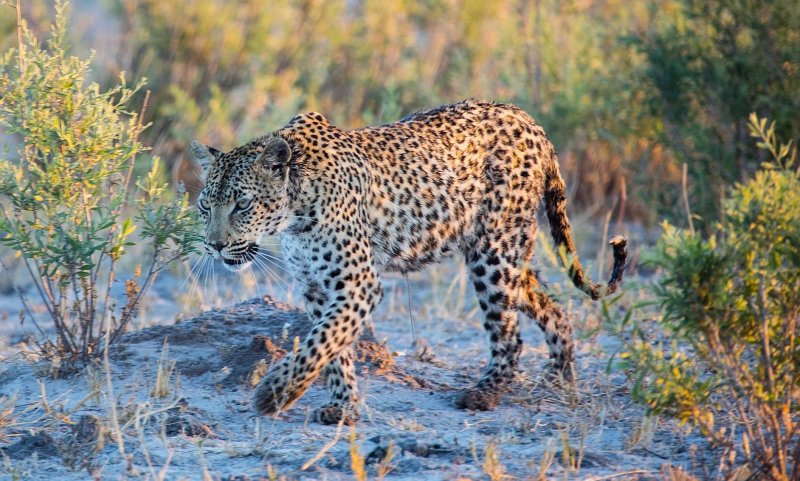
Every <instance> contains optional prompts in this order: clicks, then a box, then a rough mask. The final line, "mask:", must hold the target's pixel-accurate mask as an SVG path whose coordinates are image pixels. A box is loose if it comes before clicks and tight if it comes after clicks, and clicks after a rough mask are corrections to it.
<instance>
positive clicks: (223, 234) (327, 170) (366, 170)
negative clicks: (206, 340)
mask: <svg viewBox="0 0 800 481" xmlns="http://www.w3.org/2000/svg"><path fill="white" fill-rule="evenodd" d="M192 150H193V153H194V156H195V157H196V158H197V160H198V161H199V163H200V164H201V166H202V167H203V172H204V176H205V179H206V186H205V188H204V189H203V191H202V193H201V195H200V199H199V206H200V209H201V212H202V213H203V217H204V218H205V221H206V249H207V251H208V252H209V253H211V254H212V255H213V256H215V257H217V258H219V259H222V260H223V261H224V262H225V263H226V264H228V265H229V266H231V267H234V268H236V267H241V266H243V265H246V264H247V263H248V262H250V261H251V260H253V258H255V257H256V256H257V255H258V246H257V242H258V240H259V239H260V238H261V237H262V236H263V235H280V236H281V240H282V246H283V250H284V256H285V259H286V261H287V264H288V265H289V266H291V267H292V268H293V270H294V273H295V275H296V276H297V278H298V279H299V280H300V283H301V284H302V285H303V286H305V300H306V305H307V311H308V315H309V316H310V317H311V318H312V320H313V322H314V327H313V329H312V330H311V332H309V334H308V336H307V337H306V338H305V339H304V340H303V341H302V343H301V344H300V345H299V348H298V349H297V351H296V352H294V353H292V354H290V355H288V356H286V357H284V358H283V359H282V360H281V361H280V362H278V363H277V364H276V365H274V366H273V367H272V368H271V369H270V371H269V372H268V373H267V375H266V376H265V377H264V378H263V379H262V381H261V383H260V384H259V386H258V388H257V389H256V392H255V396H254V406H255V408H256V410H257V411H259V412H261V413H265V414H268V413H274V412H276V411H278V410H281V409H286V408H288V407H289V406H290V405H291V404H292V403H293V402H294V401H295V400H296V399H297V398H299V397H300V396H301V395H302V394H303V393H304V392H305V390H306V389H307V388H308V386H309V385H310V384H311V382H312V381H313V380H314V379H315V378H316V377H317V376H318V375H319V374H320V373H321V372H322V371H323V370H324V371H325V373H326V375H327V382H328V386H329V388H330V391H331V396H332V400H331V403H330V404H329V405H327V406H325V407H323V408H322V409H320V410H319V411H318V413H317V418H318V420H320V421H321V422H325V423H333V422H337V421H339V420H341V419H343V418H344V419H346V420H353V419H355V418H356V416H357V412H356V408H355V406H356V403H357V401H358V390H357V387H356V377H355V371H354V364H353V356H352V345H353V343H354V341H355V340H356V338H357V336H358V335H359V333H360V332H361V329H362V327H363V326H364V324H365V321H366V320H367V319H368V317H369V316H370V314H371V313H372V311H373V310H374V309H375V307H376V306H377V305H378V303H379V302H380V300H381V297H382V291H381V284H380V280H379V274H380V273H381V272H384V271H396V272H409V271H414V270H418V269H420V268H421V267H423V266H425V265H426V264H429V263H432V262H436V261H439V260H440V259H442V258H443V257H446V256H449V255H451V254H453V253H456V252H459V253H461V254H462V255H463V256H464V257H465V259H466V262H467V264H468V266H469V271H470V277H471V280H472V283H473V285H474V287H475V292H476V294H477V297H478V302H479V304H480V307H481V309H482V311H483V313H484V319H485V320H484V328H485V329H486V331H487V332H488V334H489V338H490V341H491V357H490V361H489V365H488V367H487V368H486V372H485V373H484V374H483V376H482V377H481V379H480V380H479V381H478V382H477V384H475V385H474V386H473V387H470V388H468V389H466V390H464V391H462V392H461V393H460V394H459V395H458V396H457V399H456V403H457V405H459V406H461V407H464V408H469V409H490V408H492V407H493V406H495V405H496V404H497V402H498V400H499V398H500V395H501V394H502V392H503V391H504V390H506V388H507V387H508V386H509V384H510V382H511V380H512V378H513V372H514V369H515V367H516V365H517V361H518V358H519V354H520V351H521V347H522V341H521V339H520V334H519V326H518V319H517V315H518V312H519V311H521V312H522V313H524V314H526V315H528V316H530V317H531V318H533V319H534V320H535V321H536V322H537V323H538V325H539V326H540V327H541V328H542V330H543V331H544V332H545V338H546V341H547V345H548V347H549V351H550V357H551V359H552V367H553V369H554V372H556V373H558V374H560V375H563V376H565V377H566V378H571V377H572V376H573V374H574V343H573V339H572V327H571V325H570V323H569V321H568V320H567V318H566V317H565V316H564V313H563V311H562V310H561V309H560V308H558V307H557V306H556V305H555V304H554V302H553V300H552V299H551V298H550V296H548V295H547V294H546V293H544V292H543V290H542V289H541V288H540V286H539V282H538V280H537V278H536V274H535V273H534V272H533V271H532V270H531V267H530V266H531V264H530V261H531V258H532V256H533V253H534V240H535V234H536V229H537V223H536V213H537V210H538V208H539V206H540V205H541V204H542V203H544V205H545V206H546V210H547V217H548V220H549V223H550V226H551V232H552V236H553V239H554V241H555V243H556V244H557V245H558V246H559V247H560V251H561V252H563V253H564V256H563V257H562V259H563V261H564V262H565V265H566V266H567V268H568V272H569V275H570V277H571V279H572V281H573V282H574V284H575V285H576V286H577V287H578V288H579V289H581V290H582V291H584V292H586V293H587V294H588V295H589V296H591V298H592V299H597V298H599V297H601V296H603V295H607V294H609V293H611V292H613V291H614V290H615V289H616V288H617V287H618V286H619V284H620V282H621V280H622V274H623V270H624V266H625V258H626V251H625V244H626V243H625V239H624V238H615V239H614V240H612V245H613V247H614V248H613V251H614V270H613V273H612V276H611V279H610V281H609V283H608V284H606V285H604V286H599V285H596V284H594V283H591V282H590V281H588V280H587V278H586V276H585V274H584V272H583V269H582V267H581V264H580V262H579V260H578V257H577V255H576V252H575V245H574V242H573V239H572V233H571V229H570V224H569V220H568V219H567V213H566V196H565V188H564V181H563V179H562V178H561V175H560V174H559V169H558V163H557V159H556V155H555V152H554V150H553V146H552V144H551V143H550V141H549V140H548V139H547V136H546V135H545V133H544V130H543V129H542V128H541V127H540V126H539V125H537V124H536V123H535V122H534V120H533V119H532V118H531V117H530V116H528V114H526V113H525V112H524V111H522V110H520V109H519V108H516V107H514V106H511V105H502V104H495V103H490V102H485V101H475V100H467V101H463V102H459V103H457V104H453V105H446V106H443V107H440V108H437V109H434V110H429V111H425V112H420V113H416V114H413V115H411V116H409V117H406V118H404V119H402V120H400V121H398V122H395V123H392V124H389V125H385V126H380V127H369V128H362V129H356V130H342V129H339V128H337V127H335V126H334V125H332V124H331V123H329V122H328V120H326V119H325V117H324V116H322V115H321V114H318V113H308V114H303V115H299V116H297V117H295V118H294V119H293V120H292V121H291V122H290V123H289V124H288V125H287V126H286V127H284V128H283V129H281V130H278V131H276V132H274V133H272V134H270V135H267V136H265V137H261V138H259V139H256V140H254V141H252V142H250V143H248V144H246V145H243V146H241V147H237V148H235V149H234V150H232V151H231V152H228V153H224V154H223V153H220V152H218V151H216V150H214V149H211V148H208V147H206V146H204V145H202V144H199V143H193V144H192Z"/></svg>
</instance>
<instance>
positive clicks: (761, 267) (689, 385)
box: [622, 116, 800, 481]
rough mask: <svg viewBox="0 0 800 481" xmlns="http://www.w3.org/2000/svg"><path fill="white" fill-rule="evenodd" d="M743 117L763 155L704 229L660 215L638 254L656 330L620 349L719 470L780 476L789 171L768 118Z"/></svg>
mask: <svg viewBox="0 0 800 481" xmlns="http://www.w3.org/2000/svg"><path fill="white" fill-rule="evenodd" d="M749 127H750V131H751V134H752V135H753V136H755V137H758V138H759V139H760V141H759V146H760V147H761V148H763V149H766V150H767V151H769V152H770V154H771V156H772V161H771V162H769V163H766V164H764V166H763V169H762V170H760V171H759V172H757V173H756V174H755V176H754V178H753V179H751V180H749V181H748V182H745V183H743V184H738V185H736V186H735V187H734V188H733V190H732V191H731V193H730V194H729V195H728V197H727V199H726V200H725V201H724V203H723V205H724V209H723V214H724V215H723V218H722V221H721V222H720V223H719V224H718V225H717V226H716V228H715V230H714V233H713V235H711V236H710V237H709V238H707V239H704V238H702V237H701V236H700V235H699V234H694V233H691V232H688V231H685V230H680V229H676V228H674V227H672V226H671V225H669V224H665V226H664V235H663V237H662V238H661V240H660V241H659V242H658V245H657V247H656V248H655V250H654V252H652V253H651V255H650V256H649V258H648V259H647V262H648V263H650V264H651V265H653V266H656V267H658V268H660V269H661V272H662V276H661V278H660V280H659V281H658V282H657V284H656V285H655V290H654V293H655V295H656V299H657V304H658V305H659V307H660V308H661V309H660V313H659V316H658V317H659V321H660V326H661V328H663V335H664V336H663V339H662V341H661V342H657V343H653V342H652V335H651V333H647V331H646V328H645V327H644V326H643V325H641V324H635V323H634V325H633V331H634V334H636V335H635V336H633V341H632V342H631V343H630V344H629V345H628V346H626V349H625V352H623V353H622V357H623V358H625V364H626V365H627V367H628V368H632V369H633V371H634V372H635V373H636V376H637V377H636V383H635V388H634V392H633V394H634V396H635V397H636V398H637V399H639V400H641V401H643V402H645V403H646V404H647V406H648V407H649V408H650V409H651V410H652V411H653V412H655V413H665V414H669V415H672V416H675V417H677V418H679V419H681V420H682V421H683V422H689V423H691V424H692V425H694V426H697V427H699V428H700V430H701V432H702V433H703V434H704V435H705V436H706V437H707V438H708V439H709V440H710V441H711V442H712V443H713V444H715V445H717V446H720V447H722V448H725V450H726V455H725V459H726V460H727V462H726V466H725V468H724V469H725V470H728V471H732V470H733V469H734V468H735V466H736V465H737V464H739V465H740V466H739V469H744V470H747V471H749V472H750V473H751V474H752V475H754V476H755V477H756V478H758V479H774V480H785V481H788V480H789V479H798V478H797V475H798V465H797V462H798V459H797V456H798V454H800V453H798V452H797V450H798V449H800V444H798V415H800V410H798V401H800V336H798V334H799V332H798V321H799V320H800V319H798V318H799V317H800V175H798V170H797V166H796V164H795V162H796V150H795V149H793V148H792V146H791V144H784V145H778V142H777V141H776V139H775V134H774V125H773V126H769V127H768V126H767V124H766V121H764V120H759V119H757V118H756V117H755V116H751V119H750V125H749ZM629 319H630V316H629V317H628V320H629ZM737 456H743V457H744V460H745V463H744V464H743V465H742V464H741V463H737V462H736V459H737ZM793 458H794V459H793ZM739 459H741V457H739ZM745 477H746V476H745Z"/></svg>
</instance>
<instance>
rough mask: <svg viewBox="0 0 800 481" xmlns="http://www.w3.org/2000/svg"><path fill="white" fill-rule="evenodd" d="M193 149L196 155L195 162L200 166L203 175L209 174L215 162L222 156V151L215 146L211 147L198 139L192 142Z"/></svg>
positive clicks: (193, 155)
mask: <svg viewBox="0 0 800 481" xmlns="http://www.w3.org/2000/svg"><path fill="white" fill-rule="evenodd" d="M191 151H192V157H194V160H195V162H197V165H199V166H200V170H201V171H202V177H203V179H205V177H206V176H207V175H208V171H210V170H211V168H212V167H214V164H215V163H216V162H217V160H218V159H219V158H220V157H221V156H222V152H220V151H219V150H217V149H215V148H214V147H209V146H207V145H205V144H202V143H200V142H198V141H196V140H193V141H192V144H191Z"/></svg>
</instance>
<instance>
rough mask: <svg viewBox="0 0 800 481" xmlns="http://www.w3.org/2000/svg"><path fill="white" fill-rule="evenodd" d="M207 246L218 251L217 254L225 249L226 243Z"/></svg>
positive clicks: (209, 243) (210, 243)
mask: <svg viewBox="0 0 800 481" xmlns="http://www.w3.org/2000/svg"><path fill="white" fill-rule="evenodd" d="M207 244H208V245H209V246H211V248H212V249H214V250H216V251H217V252H222V248H223V247H225V243H223V242H219V241H215V242H208V243H207Z"/></svg>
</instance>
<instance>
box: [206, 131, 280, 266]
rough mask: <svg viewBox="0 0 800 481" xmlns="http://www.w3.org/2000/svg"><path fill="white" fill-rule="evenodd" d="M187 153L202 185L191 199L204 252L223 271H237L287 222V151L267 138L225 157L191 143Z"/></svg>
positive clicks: (278, 142)
mask: <svg viewBox="0 0 800 481" xmlns="http://www.w3.org/2000/svg"><path fill="white" fill-rule="evenodd" d="M191 153H192V156H193V157H194V159H195V160H196V162H197V164H198V165H199V166H200V169H201V180H203V182H204V183H205V186H204V188H203V190H202V191H201V192H200V195H199V196H198V198H197V208H198V210H199V211H200V215H201V217H202V219H203V222H204V223H205V237H204V249H205V251H206V252H207V253H208V254H210V255H211V256H212V257H213V258H214V259H217V260H221V261H222V262H223V263H224V264H225V265H226V266H227V267H228V268H230V269H232V270H239V269H243V268H245V267H247V266H248V265H249V264H250V263H251V262H252V261H253V260H254V259H255V258H256V256H257V255H258V252H259V247H258V242H259V241H260V240H261V238H262V237H263V236H270V235H277V234H279V233H280V232H281V231H282V230H284V229H285V228H286V226H287V225H288V223H289V202H290V200H289V175H290V168H289V163H290V161H291V158H292V149H291V148H290V147H289V144H288V143H287V142H286V140H284V139H283V138H281V137H278V136H267V137H262V138H260V139H257V140H255V141H253V142H250V143H249V144H246V145H243V146H241V147H237V148H235V149H233V150H232V151H230V152H227V153H223V152H220V151H218V150H216V149H214V148H212V147H208V146H206V145H203V144H201V143H200V142H197V141H194V142H192V144H191Z"/></svg>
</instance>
